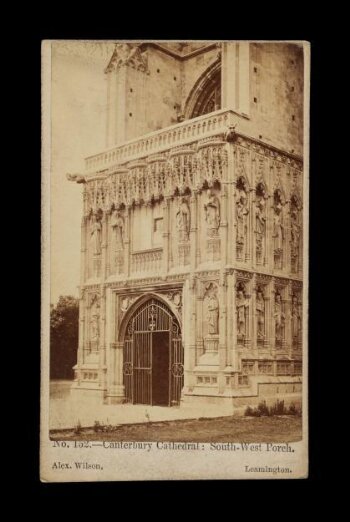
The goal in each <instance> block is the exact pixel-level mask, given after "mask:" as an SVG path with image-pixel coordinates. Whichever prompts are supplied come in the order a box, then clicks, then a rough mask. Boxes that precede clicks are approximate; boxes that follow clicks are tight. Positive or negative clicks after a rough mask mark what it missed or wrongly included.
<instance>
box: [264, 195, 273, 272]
mask: <svg viewBox="0 0 350 522" xmlns="http://www.w3.org/2000/svg"><path fill="white" fill-rule="evenodd" d="M266 207H267V210H266V268H267V269H268V271H269V272H272V273H273V272H274V270H275V261H274V241H273V213H274V212H273V192H272V193H271V194H270V195H269V198H268V200H267V201H266Z"/></svg>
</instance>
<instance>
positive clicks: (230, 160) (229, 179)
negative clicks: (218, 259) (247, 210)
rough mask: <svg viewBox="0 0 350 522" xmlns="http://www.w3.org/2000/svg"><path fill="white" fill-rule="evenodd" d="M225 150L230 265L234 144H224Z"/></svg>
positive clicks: (231, 257)
mask: <svg viewBox="0 0 350 522" xmlns="http://www.w3.org/2000/svg"><path fill="white" fill-rule="evenodd" d="M226 151H227V173H226V179H227V198H226V200H227V264H228V265H232V264H233V263H234V260H235V259H236V257H235V251H234V250H235V248H236V246H235V241H234V234H235V227H234V223H235V215H234V212H235V208H234V207H235V205H234V200H235V195H234V194H235V187H234V157H233V152H234V145H233V143H227V144H226Z"/></svg>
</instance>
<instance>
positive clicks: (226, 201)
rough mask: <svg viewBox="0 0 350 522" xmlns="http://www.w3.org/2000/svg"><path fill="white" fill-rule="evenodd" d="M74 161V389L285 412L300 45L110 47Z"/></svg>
mask: <svg viewBox="0 0 350 522" xmlns="http://www.w3.org/2000/svg"><path fill="white" fill-rule="evenodd" d="M105 74H106V78H107V107H108V117H107V122H106V136H107V139H106V141H107V143H106V145H107V147H108V148H107V149H106V150H105V151H103V152H101V153H99V154H95V155H94V156H90V157H88V158H87V159H86V172H85V173H81V174H74V175H68V177H69V178H70V179H72V180H75V181H77V182H78V183H82V184H83V198H84V215H83V217H82V225H81V242H82V248H81V285H80V326H79V349H78V360H77V365H76V366H75V381H74V385H73V389H72V393H73V392H74V393H75V394H76V395H79V394H81V395H84V396H90V397H93V396H94V397H98V398H99V399H100V400H101V403H102V402H105V403H117V402H119V403H120V402H128V403H133V404H140V403H141V404H152V405H163V406H174V405H186V404H187V403H193V402H203V403H211V404H213V403H218V404H230V405H233V406H242V405H245V404H249V403H251V404H254V403H257V402H259V401H260V400H261V399H262V398H264V399H265V400H274V401H275V400H276V397H277V398H283V399H284V400H285V401H293V402H296V401H298V400H299V399H300V396H301V374H302V316H303V312H302V305H303V299H302V270H303V235H302V231H303V163H302V150H303V48H302V47H301V46H299V45H297V44H287V43H249V42H226V43H217V42H206V43H201V42H190V43H184V42H171V43H165V42H160V43H157V42H147V43H139V42H138V43H118V44H116V47H115V51H114V53H113V55H112V56H111V59H110V62H109V64H108V65H107V67H106V70H105Z"/></svg>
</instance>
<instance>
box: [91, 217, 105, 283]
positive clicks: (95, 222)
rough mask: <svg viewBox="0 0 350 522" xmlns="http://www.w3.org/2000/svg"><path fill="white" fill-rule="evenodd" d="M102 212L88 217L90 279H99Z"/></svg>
mask: <svg viewBox="0 0 350 522" xmlns="http://www.w3.org/2000/svg"><path fill="white" fill-rule="evenodd" d="M101 218H102V212H101V211H97V212H94V213H92V214H91V216H90V227H89V232H90V263H91V264H90V267H91V268H90V269H89V270H90V277H91V276H92V277H99V276H100V272H101V250H102V223H101Z"/></svg>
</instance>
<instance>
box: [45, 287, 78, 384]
mask: <svg viewBox="0 0 350 522" xmlns="http://www.w3.org/2000/svg"><path fill="white" fill-rule="evenodd" d="M78 330H79V302H78V299H76V298H75V297H73V296H70V295H68V296H60V298H59V300H58V303H57V305H56V306H55V307H52V308H51V315H50V378H51V379H72V378H73V369H72V367H73V366H74V365H75V364H76V362H77V349H78Z"/></svg>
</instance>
